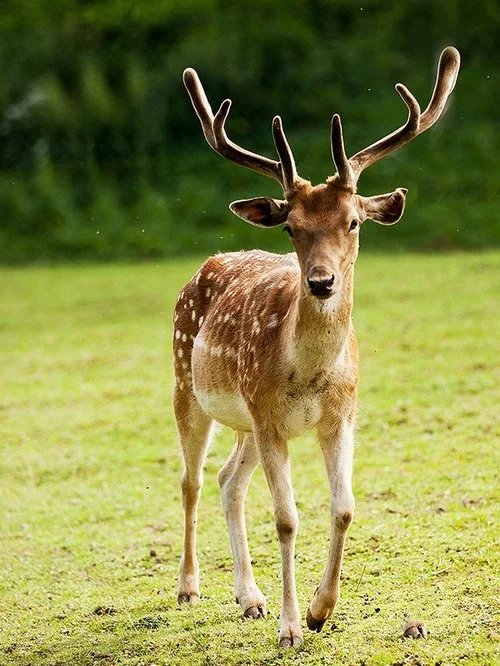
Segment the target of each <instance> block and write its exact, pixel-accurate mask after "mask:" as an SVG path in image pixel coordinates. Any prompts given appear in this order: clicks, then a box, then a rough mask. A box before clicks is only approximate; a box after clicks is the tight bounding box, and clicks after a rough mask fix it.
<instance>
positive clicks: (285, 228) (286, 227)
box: [283, 224, 293, 238]
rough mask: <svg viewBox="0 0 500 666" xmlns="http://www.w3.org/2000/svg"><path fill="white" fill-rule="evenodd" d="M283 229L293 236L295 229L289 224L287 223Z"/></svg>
mask: <svg viewBox="0 0 500 666" xmlns="http://www.w3.org/2000/svg"><path fill="white" fill-rule="evenodd" d="M283 231H284V232H285V233H287V234H288V235H289V236H290V238H293V231H292V230H291V229H290V227H289V226H288V224H285V226H284V227H283Z"/></svg>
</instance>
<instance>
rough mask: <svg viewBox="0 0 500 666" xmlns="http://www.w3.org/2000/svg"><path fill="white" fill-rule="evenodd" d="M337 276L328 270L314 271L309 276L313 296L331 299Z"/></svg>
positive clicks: (308, 284) (308, 282) (308, 281)
mask: <svg viewBox="0 0 500 666" xmlns="http://www.w3.org/2000/svg"><path fill="white" fill-rule="evenodd" d="M334 283H335V275H334V274H333V273H331V272H329V271H327V270H321V269H320V270H318V269H314V268H313V269H312V270H311V271H309V274H308V276H307V286H308V287H309V291H310V292H311V294H312V295H313V296H316V297H317V298H329V297H330V296H331V295H332V294H333V288H334Z"/></svg>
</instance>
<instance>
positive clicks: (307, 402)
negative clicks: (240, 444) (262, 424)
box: [195, 388, 322, 439]
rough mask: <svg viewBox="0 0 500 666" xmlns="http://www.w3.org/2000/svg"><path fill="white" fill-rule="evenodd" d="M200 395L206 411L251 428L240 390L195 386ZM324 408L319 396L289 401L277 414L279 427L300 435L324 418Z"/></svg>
mask: <svg viewBox="0 0 500 666" xmlns="http://www.w3.org/2000/svg"><path fill="white" fill-rule="evenodd" d="M195 395H196V399H197V400H198V402H199V404H200V406H201V408H202V409H203V411H204V412H205V413H206V414H208V415H209V416H211V417H212V418H213V419H214V420H215V421H217V422H218V423H221V424H222V425H226V426H229V427H230V428H233V430H238V431H240V432H251V431H252V428H253V421H252V417H251V415H250V412H249V411H248V408H247V406H246V403H245V400H244V399H243V396H242V395H241V394H240V393H215V392H208V391H203V390H200V389H196V388H195ZM321 414H322V408H321V405H320V403H319V400H318V399H317V398H315V397H304V398H303V399H302V400H299V401H297V400H295V401H293V402H292V401H290V402H287V403H286V404H285V405H284V406H283V407H282V409H281V410H278V413H277V414H276V418H277V421H279V425H278V423H277V422H275V424H274V425H275V426H278V428H277V429H278V431H279V432H280V434H281V435H282V437H283V438H284V439H291V438H293V437H298V436H299V435H302V434H303V433H304V432H306V431H308V430H310V429H311V428H314V426H315V425H316V424H317V423H318V421H319V419H320V418H321Z"/></svg>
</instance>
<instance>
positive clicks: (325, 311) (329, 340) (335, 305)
mask: <svg viewBox="0 0 500 666" xmlns="http://www.w3.org/2000/svg"><path fill="white" fill-rule="evenodd" d="M301 282H302V281H301ZM353 282H354V278H353V270H352V269H351V270H350V271H349V274H348V275H346V276H345V278H344V284H343V286H342V290H341V291H340V293H339V294H338V295H334V296H332V297H331V298H329V299H327V300H324V301H320V300H318V299H317V298H315V297H314V296H311V295H310V294H309V293H308V292H307V291H306V290H305V288H304V286H303V285H301V291H300V296H299V300H298V305H297V310H296V316H295V322H294V324H295V326H294V334H293V344H292V358H293V363H294V366H295V368H296V370H297V371H298V373H299V375H300V376H301V377H302V378H304V379H307V378H309V377H310V376H311V377H312V376H314V375H316V374H317V373H318V372H321V371H328V370H329V369H331V368H332V367H333V366H334V365H335V364H336V362H337V360H338V359H339V358H340V357H341V356H342V354H343V352H344V349H345V347H346V342H347V339H348V336H349V331H350V329H351V327H352V322H351V313H352V305H353Z"/></svg>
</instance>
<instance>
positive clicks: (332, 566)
mask: <svg viewBox="0 0 500 666" xmlns="http://www.w3.org/2000/svg"><path fill="white" fill-rule="evenodd" d="M318 434H319V440H320V444H321V450H322V452H323V457H324V460H325V465H326V470H327V474H328V481H329V485H330V512H331V534H330V550H329V554H328V562H327V565H326V569H325V572H324V574H323V578H322V579H321V582H320V584H319V586H318V588H317V589H316V592H315V593H314V596H313V598H312V601H311V604H310V606H309V610H308V611H307V626H308V627H309V629H312V630H313V631H317V632H320V631H321V629H322V628H323V625H324V624H325V622H326V620H327V619H328V618H329V617H330V615H331V614H332V613H333V609H334V608H335V604H336V603H337V599H338V597H339V587H340V568H341V566H342V555H343V552H344V544H345V539H346V535H347V530H348V528H349V525H350V524H351V521H352V517H353V513H354V496H353V494H352V489H351V483H352V458H353V424H352V423H350V422H349V421H348V420H347V419H346V420H344V421H343V422H342V423H340V424H339V425H338V426H337V427H336V428H334V429H325V430H322V429H321V428H319V429H318Z"/></svg>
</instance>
